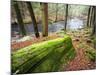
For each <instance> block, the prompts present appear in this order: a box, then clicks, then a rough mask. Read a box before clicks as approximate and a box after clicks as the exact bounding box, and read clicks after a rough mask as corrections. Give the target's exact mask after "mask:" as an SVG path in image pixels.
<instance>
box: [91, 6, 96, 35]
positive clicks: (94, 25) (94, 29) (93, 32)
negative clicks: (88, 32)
mask: <svg viewBox="0 0 100 75" xmlns="http://www.w3.org/2000/svg"><path fill="white" fill-rule="evenodd" d="M93 11H94V14H93V29H92V35H94V34H96V7H95V6H93Z"/></svg>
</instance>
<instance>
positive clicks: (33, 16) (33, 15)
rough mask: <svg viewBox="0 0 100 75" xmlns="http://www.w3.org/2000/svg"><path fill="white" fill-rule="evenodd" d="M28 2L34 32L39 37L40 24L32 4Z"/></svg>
mask: <svg viewBox="0 0 100 75" xmlns="http://www.w3.org/2000/svg"><path fill="white" fill-rule="evenodd" d="M26 3H27V7H28V10H29V13H30V16H31V19H32V22H33V27H34V32H35V36H36V37H37V38H38V37H39V32H38V26H37V23H36V19H35V14H34V10H33V9H32V5H31V3H30V2H26Z"/></svg>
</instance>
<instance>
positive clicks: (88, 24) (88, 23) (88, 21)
mask: <svg viewBox="0 0 100 75" xmlns="http://www.w3.org/2000/svg"><path fill="white" fill-rule="evenodd" d="M90 11H91V6H90V7H89V10H88V18H87V27H89V26H90Z"/></svg>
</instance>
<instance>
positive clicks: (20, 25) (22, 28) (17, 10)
mask: <svg viewBox="0 0 100 75" xmlns="http://www.w3.org/2000/svg"><path fill="white" fill-rule="evenodd" d="M14 8H15V12H16V16H17V21H18V24H19V27H20V30H21V33H22V35H23V36H24V35H26V30H25V27H24V23H23V20H22V16H21V12H20V9H19V6H18V3H17V2H14Z"/></svg>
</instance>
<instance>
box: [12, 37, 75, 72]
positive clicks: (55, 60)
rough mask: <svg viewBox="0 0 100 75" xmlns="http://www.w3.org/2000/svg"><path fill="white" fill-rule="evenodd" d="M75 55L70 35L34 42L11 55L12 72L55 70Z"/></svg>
mask: <svg viewBox="0 0 100 75" xmlns="http://www.w3.org/2000/svg"><path fill="white" fill-rule="evenodd" d="M74 57H75V50H74V47H73V45H72V40H71V38H70V37H69V36H64V37H61V38H57V39H54V40H49V41H45V42H41V43H37V44H32V45H30V46H28V47H25V48H22V49H20V50H18V51H16V52H13V53H12V55H11V59H12V72H13V73H18V74H23V73H40V72H54V71H58V70H60V69H61V67H62V65H63V64H65V63H67V61H69V60H71V59H73V58H74Z"/></svg>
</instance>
